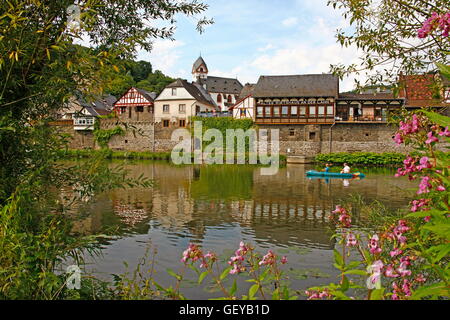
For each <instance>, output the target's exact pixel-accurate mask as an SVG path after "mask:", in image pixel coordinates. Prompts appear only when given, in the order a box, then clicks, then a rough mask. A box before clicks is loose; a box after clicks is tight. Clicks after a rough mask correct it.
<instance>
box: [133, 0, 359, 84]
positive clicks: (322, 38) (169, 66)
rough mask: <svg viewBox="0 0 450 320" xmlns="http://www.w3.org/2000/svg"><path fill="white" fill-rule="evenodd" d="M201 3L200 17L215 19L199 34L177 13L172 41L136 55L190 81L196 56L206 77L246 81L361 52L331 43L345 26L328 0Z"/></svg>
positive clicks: (318, 68) (347, 59) (325, 67)
mask: <svg viewBox="0 0 450 320" xmlns="http://www.w3.org/2000/svg"><path fill="white" fill-rule="evenodd" d="M203 2H204V3H207V4H208V5H209V9H208V11H207V12H205V13H204V14H202V16H205V15H206V16H207V17H208V18H213V19H214V21H215V23H214V24H213V25H211V26H208V27H207V28H206V30H205V32H204V33H203V34H200V33H198V32H197V31H196V29H195V27H196V23H197V22H196V19H195V18H193V17H190V18H189V17H186V16H179V17H178V19H177V24H176V27H177V30H176V32H175V35H174V38H175V40H174V41H171V40H156V41H155V43H154V48H153V50H152V51H151V52H145V51H139V53H138V57H137V58H138V59H139V60H146V61H150V62H151V63H152V65H153V69H154V70H161V71H162V72H164V73H165V74H167V75H169V76H171V77H174V78H184V79H188V80H192V75H191V69H192V64H193V63H194V61H195V60H196V59H197V58H198V57H199V56H200V54H201V56H202V57H203V59H204V60H205V62H206V64H207V65H208V69H209V75H211V76H223V77H231V78H236V77H237V78H238V79H239V80H240V81H241V83H242V84H245V83H256V82H257V81H258V78H259V77H260V76H261V75H292V74H314V73H319V74H320V73H329V72H330V64H337V63H344V64H350V63H355V62H357V61H358V58H359V56H360V53H358V51H357V50H356V49H355V48H352V47H350V48H341V46H340V45H339V44H338V43H337V42H336V38H335V33H336V30H337V29H339V28H344V30H349V29H348V28H349V25H348V22H347V21H346V20H345V19H344V18H343V17H342V12H340V11H338V10H335V9H333V8H332V7H328V6H327V0H203ZM359 79H360V80H361V78H359ZM353 87H354V79H353V78H352V77H350V78H346V79H344V80H343V81H341V83H340V91H341V92H342V91H348V90H351V89H353Z"/></svg>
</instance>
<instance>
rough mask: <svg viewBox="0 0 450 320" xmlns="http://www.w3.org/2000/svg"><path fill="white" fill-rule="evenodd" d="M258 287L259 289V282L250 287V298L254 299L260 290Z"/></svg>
mask: <svg viewBox="0 0 450 320" xmlns="http://www.w3.org/2000/svg"><path fill="white" fill-rule="evenodd" d="M258 289H259V284H254V285H252V286H251V287H250V289H249V290H248V296H249V298H250V300H253V298H254V297H255V294H256V292H258Z"/></svg>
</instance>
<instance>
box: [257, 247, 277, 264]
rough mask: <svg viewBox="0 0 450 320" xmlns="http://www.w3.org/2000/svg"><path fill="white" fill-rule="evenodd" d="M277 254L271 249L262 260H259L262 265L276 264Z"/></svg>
mask: <svg viewBox="0 0 450 320" xmlns="http://www.w3.org/2000/svg"><path fill="white" fill-rule="evenodd" d="M275 259H276V256H275V254H274V253H273V252H272V250H269V251H268V252H267V254H266V255H265V256H264V257H263V258H262V260H261V261H260V262H259V265H260V266H263V265H264V266H269V265H273V264H275Z"/></svg>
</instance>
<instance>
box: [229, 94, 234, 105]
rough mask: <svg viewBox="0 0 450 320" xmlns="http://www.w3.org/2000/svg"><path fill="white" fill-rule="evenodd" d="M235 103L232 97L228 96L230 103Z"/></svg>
mask: <svg viewBox="0 0 450 320" xmlns="http://www.w3.org/2000/svg"><path fill="white" fill-rule="evenodd" d="M232 102H233V98H232V97H231V95H230V94H229V95H228V103H232Z"/></svg>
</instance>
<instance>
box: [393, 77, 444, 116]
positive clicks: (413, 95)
mask: <svg viewBox="0 0 450 320" xmlns="http://www.w3.org/2000/svg"><path fill="white" fill-rule="evenodd" d="M399 87H400V91H399V97H402V98H405V100H406V104H405V108H406V109H409V110H415V109H420V108H433V109H436V110H437V111H441V112H442V111H444V112H447V114H448V112H449V110H448V109H449V107H450V81H449V80H447V79H445V78H444V77H443V76H441V74H440V73H428V74H418V75H403V74H400V77H399Z"/></svg>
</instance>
